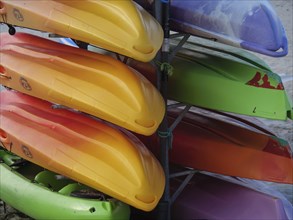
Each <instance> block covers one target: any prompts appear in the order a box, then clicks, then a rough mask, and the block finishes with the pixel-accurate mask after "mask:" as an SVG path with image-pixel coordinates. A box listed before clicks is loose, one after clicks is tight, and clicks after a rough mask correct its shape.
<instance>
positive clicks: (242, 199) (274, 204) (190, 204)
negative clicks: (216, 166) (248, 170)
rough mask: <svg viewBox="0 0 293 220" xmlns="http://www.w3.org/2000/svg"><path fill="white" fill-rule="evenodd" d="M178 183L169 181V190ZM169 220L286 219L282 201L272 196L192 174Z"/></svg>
mask: <svg viewBox="0 0 293 220" xmlns="http://www.w3.org/2000/svg"><path fill="white" fill-rule="evenodd" d="M235 181H236V180H235ZM178 183H180V182H175V181H173V184H172V187H173V188H174V186H176V185H178ZM172 219H239V220H240V219H263V220H265V219H289V218H288V217H287V214H286V212H285V209H284V205H283V203H282V200H281V199H279V198H276V197H275V196H271V195H268V194H265V193H262V192H258V191H256V190H253V189H250V188H247V187H244V186H242V185H238V184H236V183H232V182H228V181H224V180H222V179H218V178H215V177H213V176H208V175H203V174H196V175H195V176H194V177H193V179H192V180H191V181H190V182H189V184H188V185H187V186H186V187H185V188H184V190H183V191H182V192H181V194H180V195H179V196H178V198H177V199H176V200H175V202H174V204H173V206H172Z"/></svg>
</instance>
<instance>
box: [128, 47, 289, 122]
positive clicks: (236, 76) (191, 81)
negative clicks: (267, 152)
mask: <svg viewBox="0 0 293 220" xmlns="http://www.w3.org/2000/svg"><path fill="white" fill-rule="evenodd" d="M129 65H130V66H132V67H134V68H135V69H137V70H139V71H140V72H141V73H142V74H144V75H145V76H146V77H147V78H148V79H149V80H151V81H152V82H153V83H155V82H156V81H155V78H156V72H155V69H154V68H152V67H151V66H150V65H148V64H145V63H140V62H138V61H134V60H132V61H131V62H130V63H129ZM171 65H172V66H173V68H174V71H173V73H172V74H171V75H170V76H169V81H168V94H167V96H168V98H169V99H172V100H175V101H179V102H183V103H187V104H192V105H195V106H199V107H204V108H208V109H214V110H220V111H226V112H233V113H237V114H244V115H249V116H254V117H263V118H269V119H278V120H286V119H287V118H291V119H292V117H293V113H292V103H291V100H290V99H289V98H288V96H287V94H286V91H285V89H284V87H283V83H282V81H281V78H280V77H279V76H278V75H277V74H275V73H273V72H271V71H270V70H269V69H263V68H260V67H259V66H256V65H255V63H254V62H252V61H250V60H247V59H241V57H238V58H237V59H236V58H235V57H234V58H233V59H230V58H229V57H224V56H221V55H218V54H211V53H205V52H201V51H199V50H194V49H182V50H180V52H178V54H177V56H176V57H175V58H174V59H173V61H172V62H171Z"/></svg>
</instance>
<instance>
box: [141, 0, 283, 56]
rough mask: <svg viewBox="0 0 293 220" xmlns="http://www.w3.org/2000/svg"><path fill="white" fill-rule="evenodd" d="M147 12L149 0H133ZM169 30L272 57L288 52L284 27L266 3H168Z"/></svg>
mask: <svg viewBox="0 0 293 220" xmlns="http://www.w3.org/2000/svg"><path fill="white" fill-rule="evenodd" d="M136 1H137V2H138V3H139V4H141V5H142V6H143V7H145V8H146V9H148V10H149V9H150V8H151V7H150V5H151V2H153V1H152V0H136ZM170 27H171V29H172V30H174V31H179V32H185V33H188V34H191V35H195V36H200V37H204V38H208V39H212V40H214V41H218V42H221V43H225V44H228V45H232V46H235V47H240V48H243V49H247V50H250V51H254V52H258V53H261V54H265V55H268V56H273V57H281V56H285V55H287V53H288V42H287V37H286V33H285V30H284V28H283V25H282V23H281V21H280V19H279V17H278V15H277V14H276V12H275V10H274V8H273V6H272V5H271V3H270V2H269V1H268V0H258V1H251V0H241V1H239V0H213V1H211V0H196V1H190V0H171V9H170Z"/></svg>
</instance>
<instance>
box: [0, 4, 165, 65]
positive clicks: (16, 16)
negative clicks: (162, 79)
mask: <svg viewBox="0 0 293 220" xmlns="http://www.w3.org/2000/svg"><path fill="white" fill-rule="evenodd" d="M0 22H1V23H6V24H10V25H13V26H20V27H26V28H30V29H35V30H40V31H45V32H51V33H55V34H58V35H61V36H65V37H70V38H73V39H75V40H80V41H83V42H87V43H90V44H93V45H96V46H99V47H102V48H104V49H106V50H110V51H114V52H116V53H119V54H123V55H126V56H128V57H132V58H134V59H137V60H141V61H144V62H147V61H150V60H152V59H153V58H154V57H155V55H156V53H157V51H158V50H159V49H160V47H161V45H162V42H163V30H162V28H161V26H160V24H159V23H158V22H157V21H156V19H155V18H154V17H152V16H151V15H150V14H149V13H148V12H147V11H145V10H144V9H143V8H142V7H141V6H139V5H138V4H136V3H135V2H133V1H131V0H124V1H117V0H107V1H91V0H83V1H82V4H81V3H80V1H79V0H70V1H68V0H55V1H53V0H51V1H44V0H38V1H30V0H18V1H14V0H1V7H0Z"/></svg>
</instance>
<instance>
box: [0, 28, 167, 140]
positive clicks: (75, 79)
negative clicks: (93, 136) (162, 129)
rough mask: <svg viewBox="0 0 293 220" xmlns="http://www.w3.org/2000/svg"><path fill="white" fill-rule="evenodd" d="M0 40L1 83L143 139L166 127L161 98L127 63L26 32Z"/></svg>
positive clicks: (7, 35)
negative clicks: (163, 119)
mask: <svg viewBox="0 0 293 220" xmlns="http://www.w3.org/2000/svg"><path fill="white" fill-rule="evenodd" d="M0 38H1V41H0V57H1V64H0V65H1V66H0V74H1V75H0V83H1V84H3V85H5V86H7V87H9V88H12V89H15V90H18V91H20V92H23V93H26V94H29V95H31V96H35V97H38V98H41V99H44V100H47V101H50V102H54V103H58V104H60V105H64V106H68V107H70V108H74V109H78V110H80V111H83V112H86V113H88V114H91V115H94V116H96V117H99V118H102V119H104V120H106V121H109V122H111V123H114V124H117V125H119V126H121V127H124V128H127V129H129V130H132V131H134V132H137V133H140V134H144V135H151V134H153V133H154V132H155V131H156V129H157V127H158V126H159V124H160V123H161V121H162V118H163V116H164V111H165V105H164V101H163V98H162V97H161V94H160V93H159V92H158V90H157V89H156V88H155V87H154V86H153V85H152V84H151V83H150V82H149V81H148V80H146V79H145V78H144V77H143V76H142V75H141V74H140V73H138V72H137V71H136V70H134V69H131V68H130V67H128V66H127V65H125V64H124V63H122V62H120V61H118V60H116V59H114V58H111V57H110V56H106V55H100V54H96V53H94V52H89V51H86V50H82V49H79V48H73V47H70V46H66V45H63V44H60V43H56V42H53V41H50V40H47V39H44V38H40V37H37V36H33V35H29V34H25V33H17V34H16V35H14V36H11V35H9V34H7V33H2V34H1V35H0Z"/></svg>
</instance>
